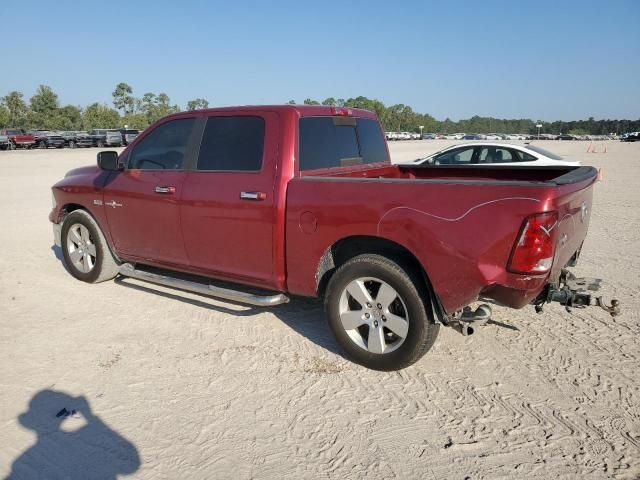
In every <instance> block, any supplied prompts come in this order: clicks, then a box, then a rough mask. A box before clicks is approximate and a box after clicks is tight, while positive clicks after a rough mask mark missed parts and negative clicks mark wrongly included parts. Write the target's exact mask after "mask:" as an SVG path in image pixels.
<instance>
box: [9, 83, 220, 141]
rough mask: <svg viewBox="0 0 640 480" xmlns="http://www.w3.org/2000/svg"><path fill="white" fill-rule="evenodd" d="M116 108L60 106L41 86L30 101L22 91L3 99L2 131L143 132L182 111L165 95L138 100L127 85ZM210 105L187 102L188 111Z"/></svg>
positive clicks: (116, 92) (115, 97)
mask: <svg viewBox="0 0 640 480" xmlns="http://www.w3.org/2000/svg"><path fill="white" fill-rule="evenodd" d="M112 96H113V108H112V107H110V106H109V105H107V104H105V103H99V102H95V103H92V104H90V105H87V106H86V107H80V106H77V105H64V106H61V105H60V101H59V99H58V95H57V94H56V93H55V92H54V91H53V89H52V88H51V87H49V86H47V85H40V86H39V87H38V89H37V90H36V92H35V93H34V94H33V96H32V97H31V98H30V99H29V101H26V100H25V97H24V94H23V93H22V92H19V91H15V90H14V91H12V92H9V93H8V94H7V95H5V96H4V97H1V98H0V127H18V128H25V129H32V128H33V129H47V130H90V129H92V128H120V127H123V126H124V125H128V126H129V127H130V128H137V129H142V128H145V127H147V126H148V125H149V124H151V123H153V122H154V121H156V120H157V119H159V118H161V117H164V116H165V115H169V114H170V113H175V112H179V111H181V108H180V106H179V105H177V104H173V103H171V99H170V98H169V96H168V95H167V94H166V93H163V92H161V93H158V94H156V93H152V92H147V93H145V94H144V95H143V96H142V97H140V98H138V97H135V96H134V95H133V89H132V88H131V87H130V86H129V85H127V84H126V83H119V84H118V85H116V88H115V89H114V91H113V93H112ZM208 106H209V102H208V101H207V100H205V99H204V98H196V99H194V100H190V101H189V102H187V105H186V109H187V110H196V109H199V108H208Z"/></svg>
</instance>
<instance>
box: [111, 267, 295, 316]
mask: <svg viewBox="0 0 640 480" xmlns="http://www.w3.org/2000/svg"><path fill="white" fill-rule="evenodd" d="M119 273H120V275H122V276H124V277H130V278H135V279H137V280H143V281H147V282H151V283H155V284H157V285H162V286H165V287H170V288H177V289H178V290H186V291H187V292H194V293H199V294H200V295H206V296H208V297H214V298H221V299H224V300H231V301H232V302H238V303H246V304H248V305H254V306H256V307H273V306H275V305H280V304H282V303H288V302H289V297H287V296H286V295H284V294H283V293H278V294H276V295H255V294H253V293H248V292H240V291H238V290H231V289H229V288H222V287H216V286H214V285H207V284H204V283H198V282H190V281H188V280H182V279H179V278H174V277H170V276H168V275H160V274H158V273H153V272H147V271H145V270H137V269H136V268H135V267H134V266H133V265H131V264H130V263H125V264H123V265H122V266H121V267H120V270H119Z"/></svg>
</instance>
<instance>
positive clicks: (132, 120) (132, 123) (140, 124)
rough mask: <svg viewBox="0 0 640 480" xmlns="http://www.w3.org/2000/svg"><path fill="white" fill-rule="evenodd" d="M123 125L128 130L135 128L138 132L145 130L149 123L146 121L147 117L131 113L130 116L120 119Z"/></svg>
mask: <svg viewBox="0 0 640 480" xmlns="http://www.w3.org/2000/svg"><path fill="white" fill-rule="evenodd" d="M121 123H122V124H123V125H127V127H128V128H137V129H138V130H142V129H143V128H147V127H148V126H149V121H148V120H147V116H146V115H144V114H143V113H133V114H131V115H127V116H126V117H123V118H122V122H121Z"/></svg>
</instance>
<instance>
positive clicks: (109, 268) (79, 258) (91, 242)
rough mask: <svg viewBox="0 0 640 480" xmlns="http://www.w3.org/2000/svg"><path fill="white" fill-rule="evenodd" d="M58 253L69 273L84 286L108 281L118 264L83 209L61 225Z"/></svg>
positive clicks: (112, 276) (75, 212) (97, 228)
mask: <svg viewBox="0 0 640 480" xmlns="http://www.w3.org/2000/svg"><path fill="white" fill-rule="evenodd" d="M61 237H62V254H63V256H64V261H65V264H66V265H67V268H68V270H69V273H71V275H73V276H74V277H75V278H77V279H78V280H82V281H83V282H88V283H98V282H104V281H105V280H111V279H112V278H114V277H115V276H116V275H117V274H118V268H119V267H118V264H117V262H116V259H115V258H114V256H113V254H112V253H111V250H110V249H109V245H108V244H107V241H106V239H105V238H104V235H103V234H102V231H101V230H100V227H99V226H98V224H97V223H96V221H95V220H94V219H93V217H92V216H91V215H89V214H88V213H87V212H86V211H84V210H75V211H73V212H71V213H70V214H69V215H68V216H67V217H66V218H65V219H64V223H63V224H62V236H61Z"/></svg>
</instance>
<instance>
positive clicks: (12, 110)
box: [2, 90, 28, 127]
mask: <svg viewBox="0 0 640 480" xmlns="http://www.w3.org/2000/svg"><path fill="white" fill-rule="evenodd" d="M23 98H24V95H23V94H22V92H18V91H16V90H14V91H12V92H9V93H8V94H7V95H6V96H5V97H2V102H3V103H4V105H5V106H6V107H7V110H9V126H11V127H25V126H26V124H27V111H28V108H27V104H26V103H25V101H24V100H23Z"/></svg>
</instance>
